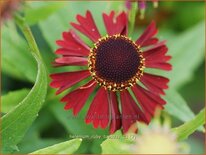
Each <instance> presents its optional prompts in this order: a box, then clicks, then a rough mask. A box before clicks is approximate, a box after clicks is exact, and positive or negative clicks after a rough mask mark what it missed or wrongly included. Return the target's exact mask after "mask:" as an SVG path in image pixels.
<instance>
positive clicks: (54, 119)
mask: <svg viewBox="0 0 206 155" xmlns="http://www.w3.org/2000/svg"><path fill="white" fill-rule="evenodd" d="M86 3H87V4H85V3H83V2H26V3H25V4H23V5H22V6H21V9H22V12H23V14H26V15H27V21H28V23H29V24H30V25H31V29H32V32H33V34H34V37H35V39H36V41H37V44H38V46H39V49H40V52H41V54H42V56H43V59H44V61H45V62H46V66H47V68H48V72H49V73H53V72H57V71H61V69H53V68H52V67H51V62H52V61H53V60H54V58H55V55H54V54H53V52H54V51H55V49H56V48H57V46H56V45H55V40H57V39H60V38H61V32H63V31H67V30H68V29H69V27H70V26H69V22H71V21H75V16H76V13H79V14H84V12H85V10H87V9H92V12H95V15H94V16H95V21H99V20H100V19H101V10H105V11H106V12H110V9H113V8H114V9H115V10H121V9H122V8H123V7H124V3H123V2H115V3H114V4H110V2H95V1H94V2H86ZM147 4H148V5H147V9H146V12H145V18H144V19H143V20H140V19H139V15H138V14H137V16H136V23H135V25H136V26H135V28H136V29H137V30H138V31H137V33H136V31H135V33H134V34H133V37H134V36H137V35H138V34H139V33H140V32H141V30H143V28H145V26H146V25H148V24H149V23H150V21H151V20H152V19H154V20H155V21H156V22H157V25H158V28H159V34H158V36H159V37H160V38H161V39H165V40H167V41H168V45H169V52H175V51H176V49H178V47H179V46H181V45H179V46H178V45H176V44H173V43H174V42H175V41H176V39H177V40H178V39H179V40H181V39H184V38H180V37H179V36H181V34H184V33H186V32H188V31H191V32H192V31H193V28H194V27H197V26H196V25H198V24H199V23H201V22H203V21H204V20H205V2H172V1H171V2H163V1H160V2H159V7H158V8H156V9H155V8H153V6H152V3H147ZM102 5H105V8H104V9H103V8H102ZM97 25H98V26H99V27H100V29H101V30H102V27H103V26H102V24H101V22H100V23H99V22H98V24H97ZM7 26H8V27H9V26H10V28H11V27H13V25H12V24H7ZM10 28H9V29H10ZM195 30H196V29H195ZM198 31H202V35H204V34H205V32H204V29H202V27H201V28H200V30H198ZM6 32H9V34H10V35H11V36H12V38H13V40H9V37H8V36H9V35H8V33H7V36H6V37H5V36H4V33H2V35H3V36H2V38H3V41H2V42H3V43H2V44H3V46H2V58H1V62H2V95H7V93H9V92H11V91H17V90H20V89H22V90H21V91H20V94H21V95H18V97H16V96H15V95H12V94H10V98H9V101H8V100H7V99H5V100H4V101H5V102H7V101H8V102H9V103H11V106H10V107H7V108H8V110H10V108H12V107H13V106H14V105H15V104H17V103H18V102H20V101H21V100H22V99H23V98H24V97H25V96H26V95H27V94H28V92H29V90H30V89H31V88H32V86H33V83H34V81H35V76H36V64H35V61H34V60H33V59H32V57H31V55H29V52H28V51H27V50H28V47H27V46H26V45H25V43H24V42H23V41H19V40H21V39H22V38H23V37H22V34H21V33H20V32H19V30H18V34H15V27H13V31H12V30H11V29H10V30H9V31H8V30H6V28H5V33H6ZM101 32H102V33H105V31H104V30H102V31H101ZM192 34H193V33H191V35H190V36H188V37H190V40H189V44H188V46H189V47H192V49H191V50H193V53H190V55H187V54H185V53H187V51H185V50H187V49H188V47H187V45H185V48H184V47H182V46H181V50H179V49H178V52H180V53H179V55H181V52H182V54H183V56H182V57H184V54H185V59H182V61H183V62H181V59H180V62H179V63H182V68H183V69H182V71H184V68H187V67H190V71H189V72H179V74H175V75H174V76H176V77H174V78H177V79H178V78H179V77H180V78H179V79H178V80H179V81H180V82H179V83H181V84H179V85H178V86H176V85H173V83H171V85H170V89H177V90H178V92H179V93H180V94H181V95H182V97H183V98H184V99H185V101H186V102H187V104H188V105H189V107H190V108H191V110H192V111H193V112H194V113H195V114H197V113H198V112H199V111H200V110H201V109H202V108H203V107H204V103H205V57H204V56H205V54H204V52H203V51H204V50H205V48H204V49H202V48H201V50H202V51H201V50H199V48H196V47H199V44H197V43H198V40H199V39H200V38H199V37H198V36H197V35H195V34H194V36H192ZM4 37H5V38H6V39H5V40H6V42H7V43H8V45H6V43H5V45H4ZM185 37H187V35H185ZM19 38H21V39H19ZM201 38H202V37H201ZM15 39H16V40H18V41H17V42H18V43H19V44H17V45H16V44H14V43H15ZM22 40H23V39H22ZM203 40H204V43H205V37H204V39H203ZM183 42H184V40H183ZM181 43H182V42H179V44H181ZM193 46H194V48H193ZM201 47H202V46H201ZM14 51H15V52H14ZM20 52H21V54H19V53H20ZM22 53H23V54H22ZM171 55H172V54H171ZM179 55H176V57H178V56H179ZM198 55H199V56H198ZM193 57H195V58H196V60H194V61H195V62H194V61H193ZM174 59H175V58H174ZM190 63H191V65H192V66H191V65H190ZM172 65H173V64H172ZM184 75H185V77H184ZM178 76H179V77H178ZM181 77H184V78H182V79H181ZM171 81H172V79H171ZM54 92H55V90H53V89H51V88H48V95H47V98H46V101H45V103H44V106H43V108H42V109H41V111H40V113H39V116H38V118H37V119H36V120H35V122H34V123H33V124H32V126H31V127H30V128H29V130H28V132H27V133H26V135H25V136H24V138H23V140H22V141H21V143H20V144H19V145H18V147H19V152H18V153H29V152H32V151H35V150H37V149H40V148H43V147H46V146H49V145H52V144H56V143H59V142H62V141H66V140H68V139H71V137H70V135H75V134H77V135H81V134H82V135H85V134H89V135H105V134H108V131H104V130H101V129H98V130H96V129H93V128H92V126H91V125H85V124H84V123H83V119H82V118H83V115H84V114H85V111H86V110H87V108H88V106H87V107H85V108H84V109H83V110H82V112H81V113H80V116H79V117H80V119H78V120H76V119H71V118H70V117H71V116H72V112H71V111H64V110H63V104H60V102H59V98H60V97H56V96H55V95H54ZM173 97H174V98H175V97H176V96H173ZM7 98H8V96H7ZM12 101H13V102H12ZM12 104H14V105H12ZM87 105H88V104H87ZM171 119H172V127H175V126H178V125H181V124H182V121H180V120H179V119H177V118H176V117H173V116H171ZM103 140H104V139H95V140H90V139H89V140H84V141H83V142H82V144H81V147H80V148H79V149H78V150H77V152H76V153H101V148H100V144H101V143H102V141H103ZM186 141H187V142H188V143H189V144H190V147H191V150H190V153H192V154H203V153H204V134H203V133H201V132H195V133H194V134H193V135H191V136H190V137H189V139H187V140H186Z"/></svg>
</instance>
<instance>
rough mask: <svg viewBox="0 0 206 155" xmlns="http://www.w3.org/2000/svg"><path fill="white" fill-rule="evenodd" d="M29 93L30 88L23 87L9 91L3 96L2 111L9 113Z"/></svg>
mask: <svg viewBox="0 0 206 155" xmlns="http://www.w3.org/2000/svg"><path fill="white" fill-rule="evenodd" d="M28 93H29V89H21V90H16V91H12V92H9V93H8V94H6V95H4V96H2V97H1V112H3V113H8V112H9V111H10V110H12V109H13V108H14V107H15V106H16V105H18V103H20V102H21V101H22V100H23V99H24V98H25V97H26V95H27V94H28Z"/></svg>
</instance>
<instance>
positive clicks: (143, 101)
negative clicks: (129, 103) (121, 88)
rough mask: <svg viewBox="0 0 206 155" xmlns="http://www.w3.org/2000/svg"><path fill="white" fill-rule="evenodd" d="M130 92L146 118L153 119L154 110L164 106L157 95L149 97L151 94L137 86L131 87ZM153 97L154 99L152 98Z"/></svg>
mask: <svg viewBox="0 0 206 155" xmlns="http://www.w3.org/2000/svg"><path fill="white" fill-rule="evenodd" d="M132 90H133V92H134V94H135V96H136V99H137V100H138V102H139V104H140V105H141V107H142V109H143V110H144V112H145V114H147V115H148V116H151V117H153V116H154V113H155V110H156V108H162V104H165V103H163V101H162V99H161V98H159V97H158V96H157V95H156V96H155V95H154V94H153V95H150V94H151V93H150V92H149V91H147V90H145V89H144V88H142V87H140V86H139V85H136V86H134V87H132ZM154 96H155V98H152V97H154Z"/></svg>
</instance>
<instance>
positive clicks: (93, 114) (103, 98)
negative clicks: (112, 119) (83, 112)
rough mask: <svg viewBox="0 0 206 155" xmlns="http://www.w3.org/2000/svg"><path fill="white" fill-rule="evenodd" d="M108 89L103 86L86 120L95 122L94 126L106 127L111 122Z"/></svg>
mask: <svg viewBox="0 0 206 155" xmlns="http://www.w3.org/2000/svg"><path fill="white" fill-rule="evenodd" d="M107 95H108V94H107V91H106V90H105V89H104V88H103V87H101V88H100V89H99V90H98V92H97V94H96V96H95V97H94V100H93V101H92V103H91V105H90V107H89V111H88V112H87V116H86V118H85V122H86V123H87V124H88V123H91V122H93V126H94V128H98V126H101V128H106V127H107V126H108V123H109V102H108V96H107Z"/></svg>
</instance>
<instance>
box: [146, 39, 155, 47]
mask: <svg viewBox="0 0 206 155" xmlns="http://www.w3.org/2000/svg"><path fill="white" fill-rule="evenodd" d="M157 42H158V39H157V38H151V39H148V40H146V41H145V42H144V43H143V44H142V46H143V47H145V46H150V45H154V44H156V43H157Z"/></svg>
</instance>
